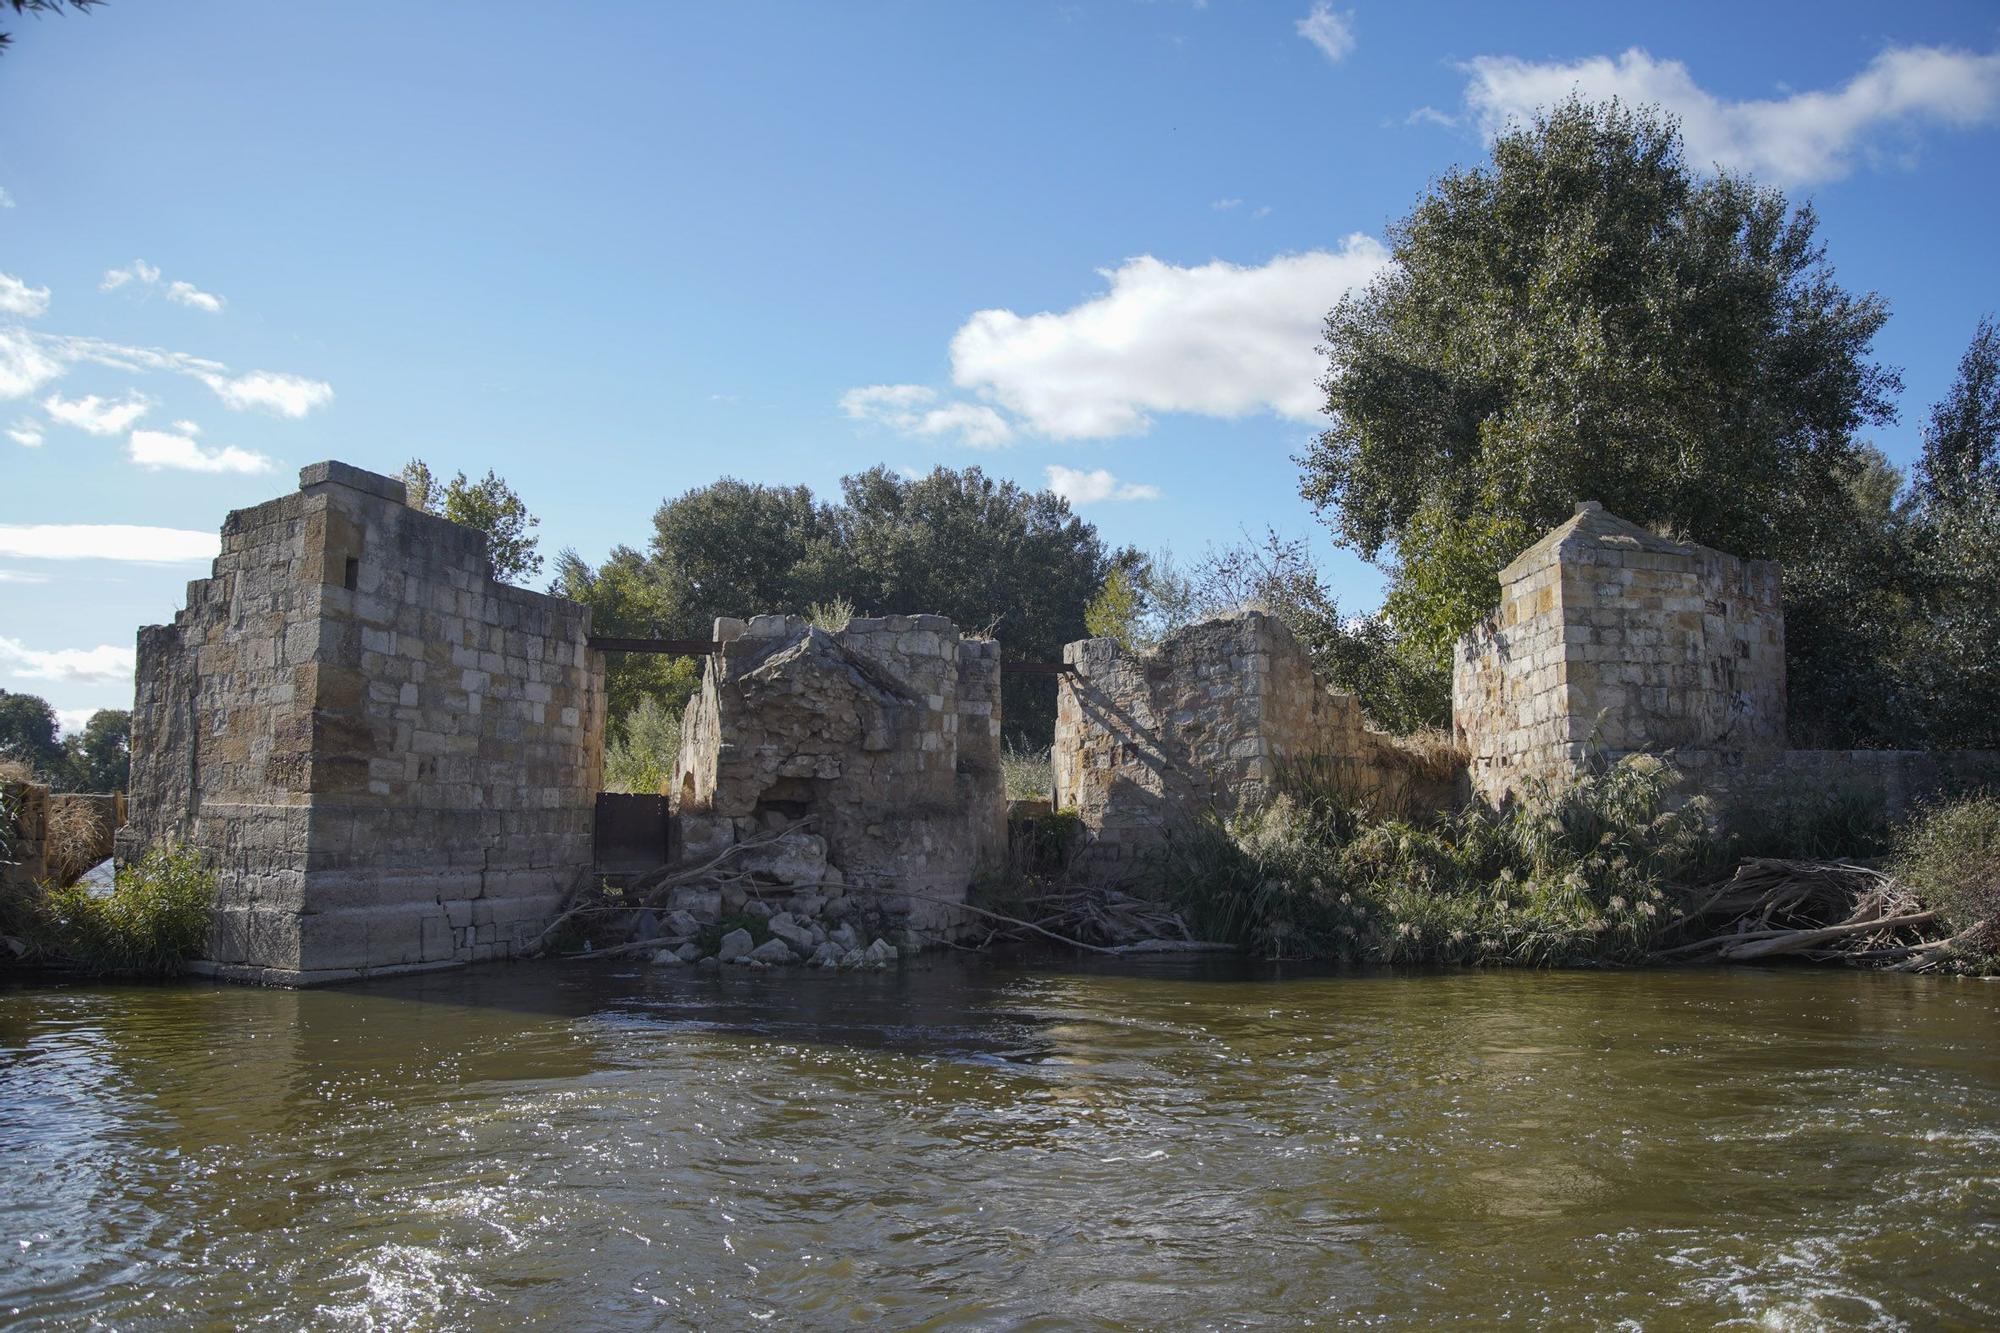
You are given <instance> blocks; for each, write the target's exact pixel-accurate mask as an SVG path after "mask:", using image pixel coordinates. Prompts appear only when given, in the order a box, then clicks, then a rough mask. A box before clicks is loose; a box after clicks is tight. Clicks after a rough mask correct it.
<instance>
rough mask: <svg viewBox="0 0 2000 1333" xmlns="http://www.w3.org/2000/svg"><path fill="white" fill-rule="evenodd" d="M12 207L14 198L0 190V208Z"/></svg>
mask: <svg viewBox="0 0 2000 1333" xmlns="http://www.w3.org/2000/svg"><path fill="white" fill-rule="evenodd" d="M13 206H14V196H13V195H11V194H8V193H7V191H6V190H4V189H0V208H12V207H13Z"/></svg>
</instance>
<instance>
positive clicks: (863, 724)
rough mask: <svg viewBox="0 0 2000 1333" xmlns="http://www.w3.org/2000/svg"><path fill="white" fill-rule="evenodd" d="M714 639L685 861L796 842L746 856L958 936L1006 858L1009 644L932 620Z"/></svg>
mask: <svg viewBox="0 0 2000 1333" xmlns="http://www.w3.org/2000/svg"><path fill="white" fill-rule="evenodd" d="M715 641H716V644H717V651H716V653H715V654H714V655H713V656H711V657H710V658H709V660H708V665H707V670H706V671H705V673H704V675H703V678H702V684H701V689H700V692H699V693H697V694H696V695H695V697H694V698H693V700H691V701H690V702H689V704H688V708H687V712H686V716H685V719H684V721H683V723H682V738H683V739H682V743H681V753H680V757H679V760H678V761H677V763H676V764H675V768H674V779H673V793H672V795H673V801H674V807H675V815H676V818H677V820H678V831H679V834H680V838H679V843H680V846H681V859H682V860H683V861H684V862H688V863H693V862H699V861H702V860H706V859H708V858H711V857H713V856H716V855H718V854H720V853H722V852H723V851H724V850H726V849H728V848H730V847H731V846H734V845H738V844H741V843H745V842H748V841H750V840H752V839H754V838H757V837H758V836H759V835H767V834H772V833H778V832H781V831H783V830H796V831H795V832H794V833H793V834H792V835H791V836H790V837H788V838H785V839H783V840H782V842H781V843H779V844H776V845H775V850H766V849H760V850H759V851H758V852H757V853H756V855H755V857H754V858H752V861H753V863H754V864H755V865H756V866H757V868H758V869H759V870H761V871H762V872H764V873H763V877H764V878H766V879H770V880H773V881H777V882H783V881H785V880H790V881H792V885H791V887H795V888H798V889H800V890H802V891H804V892H806V893H809V894H815V895H821V896H823V895H824V894H826V893H829V892H831V893H843V892H844V896H850V897H852V896H862V897H864V898H865V899H866V900H867V901H868V902H869V903H870V904H872V905H873V906H874V907H876V908H886V909H890V910H891V911H892V912H893V914H894V915H896V916H898V917H900V918H901V919H902V921H903V923H904V925H905V926H906V927H907V928H908V929H910V930H912V931H916V932H919V933H928V934H930V935H931V936H932V938H935V937H936V936H937V935H938V934H946V933H949V932H950V931H951V930H952V929H954V928H955V927H956V925H957V924H958V920H957V919H958V916H959V914H958V913H956V912H954V911H953V906H954V905H955V904H957V903H961V902H963V901H964V899H965V892H966V889H967V887H968V886H969V885H970V884H971V883H972V881H973V879H974V877H975V876H976V875H977V874H978V873H979V872H981V871H982V870H988V871H990V870H998V869H999V868H1000V866H1001V863H1002V862H1003V861H1004V859H1005V853H1006V836H1007V834H1006V813H1005V809H1006V797H1005V792H1004V789H1003V785H1002V778H1001V771H1000V645H999V644H998V643H996V642H994V641H993V640H991V639H978V638H971V637H968V636H965V635H962V634H960V633H959V631H958V629H957V627H956V626H954V625H953V624H952V623H951V621H949V620H947V619H945V618H944V617H942V616H929V615H918V616H880V617H870V618H856V619H852V620H850V621H848V622H847V624H846V625H845V626H844V627H842V628H840V629H838V630H831V631H829V630H826V629H822V628H819V627H817V626H814V625H812V624H810V623H808V622H807V621H805V620H802V619H799V618H798V617H795V616H757V617H754V618H753V619H751V620H749V621H747V622H746V621H740V620H719V621H717V622H716V625H715Z"/></svg>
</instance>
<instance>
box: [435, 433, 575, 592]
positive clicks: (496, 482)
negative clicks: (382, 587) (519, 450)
mask: <svg viewBox="0 0 2000 1333" xmlns="http://www.w3.org/2000/svg"><path fill="white" fill-rule="evenodd" d="M403 493H404V496H405V498H406V499H407V501H408V503H409V506H410V508H412V509H421V510H423V511H424V512H425V513H427V514H437V515H439V516H441V517H444V518H448V519H450V520H451V521H452V522H454V523H461V524H464V525H465V526H466V527H468V528H477V529H479V531H481V532H483V533H485V534H486V553H487V555H488V556H489V557H490V558H491V559H492V561H493V577H494V578H496V579H499V580H500V581H501V582H502V583H524V582H526V581H527V580H529V579H532V578H534V577H535V576H536V575H537V574H539V573H541V572H542V557H541V555H540V553H539V552H537V551H536V549H535V548H536V547H537V546H538V545H539V544H540V539H539V538H537V537H535V536H534V535H533V533H534V530H535V529H536V528H538V527H540V526H541V523H542V521H541V520H540V519H538V518H536V517H535V516H534V515H533V514H530V513H529V512H528V506H527V505H525V504H523V503H522V502H521V497H520V496H518V495H516V494H515V493H514V488H513V487H511V486H509V485H508V484H507V483H506V482H505V481H504V480H502V479H501V478H500V476H499V474H497V473H495V472H493V471H492V470H491V469H488V470H487V473H486V475H485V476H484V477H481V478H480V479H479V480H478V481H470V480H468V479H467V478H466V475H465V474H464V473H463V472H461V473H459V474H458V475H457V476H455V477H453V478H452V479H451V480H450V481H448V482H445V483H444V484H442V485H440V484H439V483H438V481H437V479H436V478H435V477H433V476H432V475H431V470H430V468H429V466H427V465H426V464H425V463H424V460H423V459H421V458H413V459H411V460H410V461H409V462H408V463H406V464H404V466H403Z"/></svg>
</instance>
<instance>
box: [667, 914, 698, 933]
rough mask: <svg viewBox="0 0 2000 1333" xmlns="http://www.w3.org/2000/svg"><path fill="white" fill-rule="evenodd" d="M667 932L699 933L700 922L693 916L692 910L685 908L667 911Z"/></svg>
mask: <svg viewBox="0 0 2000 1333" xmlns="http://www.w3.org/2000/svg"><path fill="white" fill-rule="evenodd" d="M667 933H668V934H669V935H698V934H700V933H701V922H700V921H699V920H697V919H696V918H695V914H694V913H693V912H690V911H688V910H687V909H685V908H681V909H679V910H677V911H672V912H668V913H667Z"/></svg>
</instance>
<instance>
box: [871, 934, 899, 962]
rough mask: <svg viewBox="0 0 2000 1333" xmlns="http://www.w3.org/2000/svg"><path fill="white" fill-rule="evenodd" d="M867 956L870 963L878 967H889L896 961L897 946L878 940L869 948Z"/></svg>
mask: <svg viewBox="0 0 2000 1333" xmlns="http://www.w3.org/2000/svg"><path fill="white" fill-rule="evenodd" d="M866 956H867V959H868V961H869V962H870V963H873V964H875V965H876V966H877V967H887V966H888V965H889V964H890V963H893V962H895V961H896V946H895V945H893V944H891V943H889V941H887V940H879V939H878V940H876V941H875V942H874V943H873V944H871V945H869V946H868V948H867V950H866Z"/></svg>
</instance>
